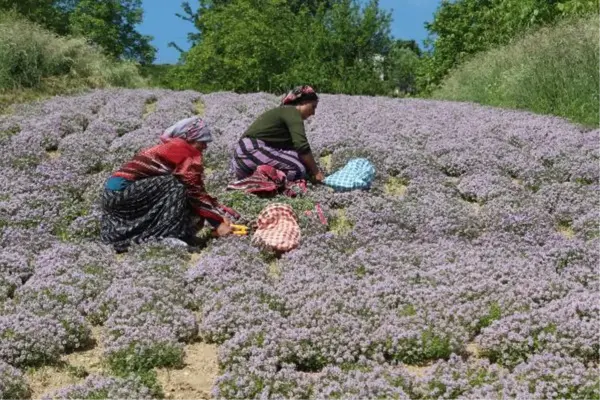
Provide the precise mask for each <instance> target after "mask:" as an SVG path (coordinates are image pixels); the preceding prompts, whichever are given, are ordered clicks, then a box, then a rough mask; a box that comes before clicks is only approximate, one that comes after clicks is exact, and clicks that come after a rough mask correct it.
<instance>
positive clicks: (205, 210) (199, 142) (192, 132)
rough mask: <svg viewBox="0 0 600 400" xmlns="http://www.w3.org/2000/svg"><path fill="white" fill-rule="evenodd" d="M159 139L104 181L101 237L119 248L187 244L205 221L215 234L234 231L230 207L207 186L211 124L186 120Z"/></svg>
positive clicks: (193, 119)
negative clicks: (205, 158) (165, 241)
mask: <svg viewBox="0 0 600 400" xmlns="http://www.w3.org/2000/svg"><path fill="white" fill-rule="evenodd" d="M161 140H162V143H161V144H158V145H156V146H154V147H151V148H149V149H145V150H142V151H140V152H139V153H138V154H136V155H135V156H134V157H133V159H132V160H131V161H129V162H127V163H125V164H124V165H123V166H121V168H120V169H119V170H118V171H116V172H114V173H113V174H112V176H111V177H110V178H109V179H108V180H107V181H106V184H105V189H104V193H103V196H102V211H103V215H102V222H101V238H102V240H103V241H104V242H105V243H110V244H112V245H114V247H115V249H117V250H125V249H127V247H128V246H129V245H130V244H131V243H140V242H144V241H147V240H150V239H162V238H176V239H181V240H184V241H188V240H190V239H193V238H194V237H195V234H196V232H197V230H198V227H201V226H202V224H203V222H204V221H205V220H206V221H208V222H209V223H210V224H211V225H212V226H213V227H214V228H215V232H214V234H215V235H216V236H225V235H228V234H230V233H231V226H230V225H231V223H230V221H229V220H228V219H227V211H226V210H227V208H226V207H223V206H222V205H220V204H219V203H218V202H217V199H215V198H214V197H211V196H210V195H209V194H208V193H206V190H205V188H204V182H203V171H204V167H203V164H202V152H203V151H204V150H205V149H206V146H207V143H208V142H210V141H212V135H211V132H210V129H209V128H208V126H206V124H205V123H204V121H203V120H202V119H200V118H198V117H192V118H188V119H185V120H182V121H179V122H178V123H177V124H175V125H173V126H171V127H170V128H168V129H167V130H166V131H165V132H164V133H163V135H162V136H161Z"/></svg>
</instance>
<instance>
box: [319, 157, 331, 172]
mask: <svg viewBox="0 0 600 400" xmlns="http://www.w3.org/2000/svg"><path fill="white" fill-rule="evenodd" d="M319 164H321V167H322V168H323V170H324V171H325V173H331V154H327V155H325V156H322V157H320V158H319Z"/></svg>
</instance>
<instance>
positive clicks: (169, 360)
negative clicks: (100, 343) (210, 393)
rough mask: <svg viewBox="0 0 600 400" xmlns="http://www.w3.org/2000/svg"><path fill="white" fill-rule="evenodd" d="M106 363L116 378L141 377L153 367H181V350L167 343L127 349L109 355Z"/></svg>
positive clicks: (135, 346)
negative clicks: (134, 375) (129, 375)
mask: <svg viewBox="0 0 600 400" xmlns="http://www.w3.org/2000/svg"><path fill="white" fill-rule="evenodd" d="M106 363H107V365H108V366H109V368H110V370H111V371H112V372H113V373H115V374H116V375H118V376H127V375H128V374H136V375H142V374H144V373H145V372H148V371H150V370H152V369H153V368H155V367H180V366H182V365H183V348H182V347H179V346H173V345H171V344H169V343H155V344H154V345H152V346H148V345H147V346H143V347H141V346H140V347H138V346H137V345H136V344H133V343H132V344H131V345H130V346H129V347H128V348H126V349H123V350H119V351H117V352H113V353H111V354H109V355H108V356H107V358H106Z"/></svg>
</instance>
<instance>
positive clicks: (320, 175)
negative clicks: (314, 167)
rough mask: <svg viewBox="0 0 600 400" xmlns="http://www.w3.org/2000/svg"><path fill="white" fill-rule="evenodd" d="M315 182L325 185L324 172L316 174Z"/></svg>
mask: <svg viewBox="0 0 600 400" xmlns="http://www.w3.org/2000/svg"><path fill="white" fill-rule="evenodd" d="M314 180H315V182H317V183H323V181H324V180H325V175H323V172H321V171H319V172H317V173H316V174H315V176H314Z"/></svg>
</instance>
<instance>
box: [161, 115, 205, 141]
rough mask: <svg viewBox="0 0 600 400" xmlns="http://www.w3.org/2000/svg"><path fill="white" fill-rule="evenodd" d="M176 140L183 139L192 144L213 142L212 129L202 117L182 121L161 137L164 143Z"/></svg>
mask: <svg viewBox="0 0 600 400" xmlns="http://www.w3.org/2000/svg"><path fill="white" fill-rule="evenodd" d="M174 138H181V139H184V140H187V141H188V142H190V143H193V142H212V134H211V132H210V128H209V127H208V125H207V124H206V123H205V122H204V121H203V120H202V118H200V117H191V118H186V119H182V120H181V121H179V122H177V123H175V124H174V125H171V126H170V127H168V128H167V129H166V130H165V131H164V132H163V134H162V135H161V136H160V139H161V140H162V141H163V142H166V141H168V140H170V139H174Z"/></svg>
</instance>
